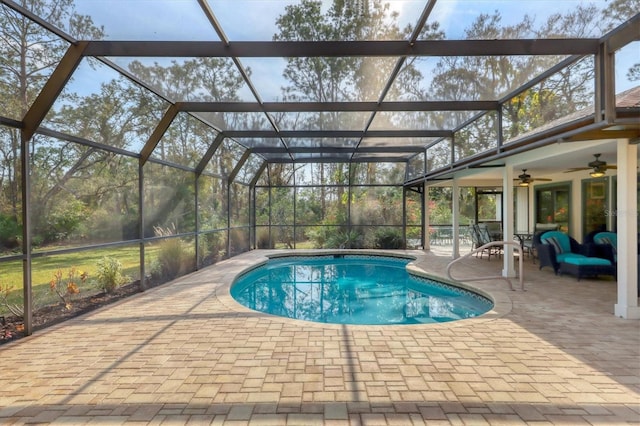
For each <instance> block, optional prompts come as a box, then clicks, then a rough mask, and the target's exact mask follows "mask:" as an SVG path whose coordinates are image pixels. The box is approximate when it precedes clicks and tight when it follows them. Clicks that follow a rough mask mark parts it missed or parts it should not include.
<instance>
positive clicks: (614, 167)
mask: <svg viewBox="0 0 640 426" xmlns="http://www.w3.org/2000/svg"><path fill="white" fill-rule="evenodd" d="M605 168H606V169H614V170H615V169H617V168H618V166H605Z"/></svg>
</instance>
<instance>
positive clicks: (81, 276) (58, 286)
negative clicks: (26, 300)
mask: <svg viewBox="0 0 640 426" xmlns="http://www.w3.org/2000/svg"><path fill="white" fill-rule="evenodd" d="M86 281H87V273H86V272H82V273H79V272H78V270H77V269H76V268H75V267H72V268H71V269H69V272H67V276H66V277H64V275H63V273H62V269H58V271H57V272H56V273H55V275H54V276H53V279H52V280H51V281H50V282H49V289H50V290H51V291H52V292H54V293H55V294H57V295H58V297H59V298H60V300H61V301H62V303H63V304H64V307H65V308H66V309H67V310H69V309H71V306H72V304H71V299H72V298H73V296H74V295H76V294H78V293H80V287H79V285H80V284H84V283H85V282H86Z"/></svg>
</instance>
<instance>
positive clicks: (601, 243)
mask: <svg viewBox="0 0 640 426" xmlns="http://www.w3.org/2000/svg"><path fill="white" fill-rule="evenodd" d="M593 243H594V247H595V250H594V251H595V256H598V257H602V258H604V259H608V260H609V261H610V262H611V263H612V264H614V265H615V264H616V263H618V235H617V234H616V233H615V232H608V231H605V232H598V233H597V234H595V235H594V236H593Z"/></svg>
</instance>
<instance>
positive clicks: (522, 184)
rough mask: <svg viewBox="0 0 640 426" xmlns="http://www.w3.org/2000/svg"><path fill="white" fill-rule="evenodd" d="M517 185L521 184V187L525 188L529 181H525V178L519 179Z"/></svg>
mask: <svg viewBox="0 0 640 426" xmlns="http://www.w3.org/2000/svg"><path fill="white" fill-rule="evenodd" d="M518 186H522V187H523V188H526V187H528V186H529V182H527V181H526V180H522V181H520V183H518Z"/></svg>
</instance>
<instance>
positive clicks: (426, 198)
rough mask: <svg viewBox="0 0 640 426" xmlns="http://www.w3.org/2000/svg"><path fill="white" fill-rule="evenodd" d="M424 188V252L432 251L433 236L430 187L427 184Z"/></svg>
mask: <svg viewBox="0 0 640 426" xmlns="http://www.w3.org/2000/svg"><path fill="white" fill-rule="evenodd" d="M423 185H424V186H423V187H422V195H423V197H422V199H423V200H424V208H423V211H424V214H423V217H422V226H423V227H424V241H423V242H422V245H423V246H424V247H423V250H431V235H430V234H429V200H430V198H429V187H428V186H427V184H426V182H425V183H423Z"/></svg>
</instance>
